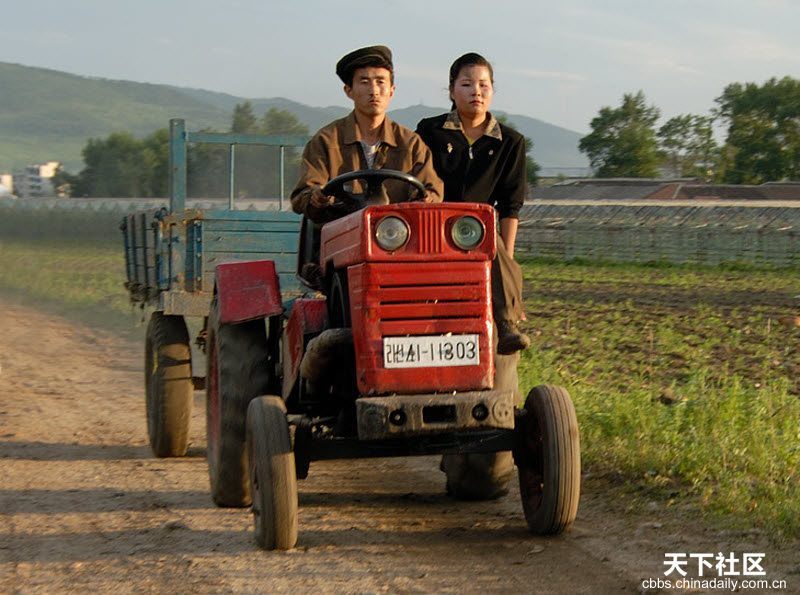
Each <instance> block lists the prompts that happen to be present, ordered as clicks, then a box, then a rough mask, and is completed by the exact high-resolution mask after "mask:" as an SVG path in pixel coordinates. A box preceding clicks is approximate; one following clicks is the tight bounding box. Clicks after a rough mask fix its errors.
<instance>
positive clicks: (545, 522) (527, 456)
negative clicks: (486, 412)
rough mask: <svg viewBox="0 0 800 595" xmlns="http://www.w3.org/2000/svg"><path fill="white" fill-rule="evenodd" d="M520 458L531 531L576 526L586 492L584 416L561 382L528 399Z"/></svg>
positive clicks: (534, 391)
mask: <svg viewBox="0 0 800 595" xmlns="http://www.w3.org/2000/svg"><path fill="white" fill-rule="evenodd" d="M517 431H518V432H520V435H519V436H518V438H519V441H518V444H519V446H518V448H517V450H515V452H514V458H515V460H516V463H517V469H518V470H519V491H520V496H521V497H522V508H523V510H524V512H525V520H526V521H527V523H528V528H529V529H530V531H531V533H535V534H537V535H553V534H557V533H561V532H562V531H565V530H566V529H568V528H569V527H570V525H572V522H573V521H574V520H575V517H576V515H577V513H578V500H579V499H580V495H581V454H580V437H579V434H578V418H577V416H576V415H575V407H574V406H573V405H572V399H570V396H569V393H568V392H567V391H566V390H565V389H563V388H561V387H560V386H552V385H541V386H536V387H534V388H533V389H532V390H531V392H530V393H529V394H528V398H527V399H525V415H524V417H523V418H522V419H521V421H520V427H519V428H517Z"/></svg>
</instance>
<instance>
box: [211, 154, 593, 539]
mask: <svg viewBox="0 0 800 595" xmlns="http://www.w3.org/2000/svg"><path fill="white" fill-rule="evenodd" d="M356 181H357V182H356ZM354 182H355V183H356V184H359V185H362V183H363V185H362V187H365V188H366V191H365V192H364V193H362V194H358V195H356V194H354V193H353V192H352V187H353V186H352V185H353V183H354ZM383 183H392V184H398V183H404V184H410V185H411V186H413V187H415V188H417V189H418V191H419V192H424V188H423V186H422V184H421V183H420V182H419V181H418V180H416V178H413V177H412V176H409V175H407V174H403V173H401V172H394V171H387V170H372V171H360V172H353V173H350V174H345V175H343V176H339V177H338V178H336V179H334V180H332V181H331V182H330V183H329V184H328V185H327V186H326V187H325V189H324V192H325V193H326V194H328V195H333V196H335V197H336V198H337V205H338V207H337V206H335V207H334V208H340V209H342V212H343V213H349V214H344V215H343V216H341V217H340V218H338V219H336V220H334V221H332V222H330V223H327V224H326V225H324V226H322V228H321V230H320V229H319V227H318V226H316V225H315V224H313V223H312V222H310V221H308V220H306V221H304V222H303V226H302V230H301V237H300V248H299V266H298V275H299V276H300V278H301V281H302V282H303V283H304V284H305V285H306V286H307V288H308V291H307V292H306V295H305V296H304V297H300V298H297V299H294V300H293V302H292V303H291V304H287V303H285V302H284V301H283V300H282V296H281V292H280V288H279V284H278V277H277V274H276V268H275V264H274V262H273V261H251V262H234V263H229V264H222V265H219V266H218V267H217V270H216V288H215V297H214V300H213V302H212V307H211V313H210V316H209V318H208V322H207V333H206V335H207V340H206V348H207V349H206V350H207V362H208V363H207V366H208V369H207V380H206V382H207V392H208V397H207V429H208V463H209V472H210V477H211V488H212V495H213V498H214V500H215V501H216V502H217V503H218V504H219V505H222V506H247V505H248V504H250V503H251V502H252V511H253V516H254V521H255V536H256V541H257V542H258V544H259V546H261V547H262V548H264V549H288V548H292V547H293V546H294V545H295V543H296V541H297V506H298V498H297V481H296V480H297V479H298V478H300V479H303V478H305V477H307V475H308V472H309V466H310V463H311V462H312V461H317V460H326V459H347V458H362V457H389V456H413V455H432V454H441V455H444V457H443V461H442V469H443V470H444V471H445V473H446V475H447V484H448V490H449V491H450V492H451V494H453V495H454V496H455V497H460V498H491V497H495V496H497V495H498V494H500V493H503V492H504V491H505V489H506V484H507V483H508V481H509V479H510V472H511V471H512V470H513V464H514V463H515V464H516V466H517V469H518V473H519V483H520V493H521V496H522V505H523V508H524V512H525V518H526V520H527V523H528V526H529V528H530V530H531V531H532V532H534V533H536V534H554V533H560V532H561V531H563V530H565V529H567V528H568V527H569V526H570V524H571V523H572V522H573V520H574V519H575V515H576V513H577V507H578V498H579V494H580V447H579V437H578V425H577V419H576V416H575V410H574V407H573V405H572V402H571V399H570V397H569V394H568V393H567V391H566V390H564V389H563V388H560V387H556V386H549V385H543V386H537V387H536V388H534V389H533V390H532V391H531V392H530V393H529V394H528V396H527V398H526V400H525V404H524V406H523V407H522V408H521V409H518V408H516V407H515V405H516V404H517V403H518V402H519V400H520V399H519V395H518V387H517V376H516V364H517V362H518V356H516V355H515V356H499V355H497V354H496V352H495V345H496V336H495V335H496V332H495V328H494V324H493V320H492V308H491V301H492V300H491V282H490V268H491V261H492V259H493V258H494V255H495V250H496V235H495V234H496V231H495V229H496V228H495V212H494V209H493V208H492V207H491V206H489V205H481V204H462V203H444V204H433V205H432V204H425V203H422V202H409V203H402V204H385V203H386V201H385V200H381V196H385V194H383V193H382V184H383ZM381 203H383V204H381ZM512 456H513V461H512Z"/></svg>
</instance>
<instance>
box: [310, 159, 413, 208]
mask: <svg viewBox="0 0 800 595" xmlns="http://www.w3.org/2000/svg"><path fill="white" fill-rule="evenodd" d="M353 180H361V181H362V182H364V184H365V185H366V187H367V188H366V191H365V192H363V193H361V194H355V193H353V192H349V191H347V190H345V188H344V186H345V184H347V183H348V182H351V181H353ZM386 180H399V181H401V182H405V183H406V184H408V185H409V186H411V187H412V188H414V189H415V190H416V191H417V200H422V198H424V197H425V195H426V194H427V190H426V189H425V186H424V185H423V184H422V182H420V181H419V180H418V179H417V178H415V177H414V176H412V175H411V174H407V173H405V172H402V171H397V170H396V169H360V170H357V171H352V172H348V173H346V174H341V175H339V176H336V177H335V178H333V179H332V180H331V181H330V182H328V183H327V184H325V186H324V187H323V188H322V193H323V194H324V195H325V196H333V197H334V198H335V199H336V200H337V201H338V204H337V203H334V204H333V205H331V206H332V207H333V208H337V207H338V208H340V209H342V208H343V209H344V210H347V211H348V212H354V211H357V210H359V209H363V208H364V207H365V206H367V205H371V204H378V205H380V204H388V203H389V198H388V196H386V192H384V188H383V183H384V182H385V181H386Z"/></svg>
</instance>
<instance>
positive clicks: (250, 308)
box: [214, 260, 283, 324]
mask: <svg viewBox="0 0 800 595" xmlns="http://www.w3.org/2000/svg"><path fill="white" fill-rule="evenodd" d="M214 294H215V295H216V296H217V301H218V303H219V320H220V322H221V323H224V324H230V323H237V322H245V321H246V320H254V319H256V318H266V317H269V316H275V315H277V314H280V313H281V312H283V304H282V301H281V287H280V282H279V280H278V273H277V272H276V271H275V262H274V261H272V260H250V261H236V262H227V263H223V264H218V265H217V267H216V269H215V281H214Z"/></svg>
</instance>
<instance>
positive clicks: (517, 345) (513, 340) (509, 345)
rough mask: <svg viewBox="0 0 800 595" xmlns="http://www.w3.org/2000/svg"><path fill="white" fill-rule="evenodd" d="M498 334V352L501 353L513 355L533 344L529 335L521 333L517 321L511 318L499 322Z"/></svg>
mask: <svg viewBox="0 0 800 595" xmlns="http://www.w3.org/2000/svg"><path fill="white" fill-rule="evenodd" d="M497 335H498V337H497V353H499V354H500V355H511V354H512V353H516V352H517V351H522V350H523V349H527V348H528V347H530V346H531V340H530V339H529V338H528V335H526V334H524V333H521V332H520V330H519V329H518V328H517V325H516V323H514V322H511V321H510V320H499V321H498V322H497Z"/></svg>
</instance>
